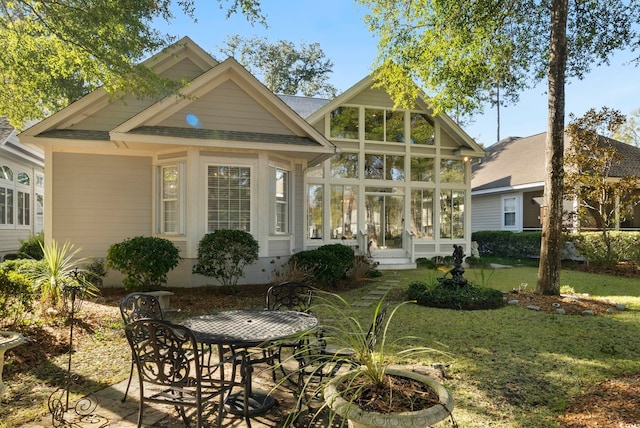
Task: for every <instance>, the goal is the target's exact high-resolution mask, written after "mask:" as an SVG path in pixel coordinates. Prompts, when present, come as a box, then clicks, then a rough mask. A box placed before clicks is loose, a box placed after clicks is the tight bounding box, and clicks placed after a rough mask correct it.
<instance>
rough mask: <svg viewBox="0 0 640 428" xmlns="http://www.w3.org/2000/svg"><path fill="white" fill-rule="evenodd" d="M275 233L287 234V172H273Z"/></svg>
mask: <svg viewBox="0 0 640 428" xmlns="http://www.w3.org/2000/svg"><path fill="white" fill-rule="evenodd" d="M275 172H276V176H275V201H274V202H275V229H274V232H275V233H288V232H289V171H285V170H283V169H278V168H276V170H275Z"/></svg>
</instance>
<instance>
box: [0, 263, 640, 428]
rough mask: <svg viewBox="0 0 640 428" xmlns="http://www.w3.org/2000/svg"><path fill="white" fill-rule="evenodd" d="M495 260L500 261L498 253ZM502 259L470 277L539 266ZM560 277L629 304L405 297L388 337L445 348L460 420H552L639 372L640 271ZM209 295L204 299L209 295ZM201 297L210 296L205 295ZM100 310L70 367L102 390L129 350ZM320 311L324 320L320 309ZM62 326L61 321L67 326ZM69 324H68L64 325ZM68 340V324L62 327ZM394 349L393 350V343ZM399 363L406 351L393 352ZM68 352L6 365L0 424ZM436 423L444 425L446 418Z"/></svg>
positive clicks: (62, 365) (29, 405)
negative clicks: (24, 365) (480, 303)
mask: <svg viewBox="0 0 640 428" xmlns="http://www.w3.org/2000/svg"><path fill="white" fill-rule="evenodd" d="M496 262H497V261H496ZM501 264H509V265H512V266H514V267H512V268H508V269H497V270H492V269H488V268H485V269H480V268H474V269H471V268H469V269H467V270H466V272H465V274H464V276H465V278H467V279H468V280H469V281H471V282H474V283H477V284H481V282H482V281H483V278H484V282H485V284H484V285H486V286H490V287H493V288H496V289H500V290H502V291H510V290H512V289H513V288H518V287H520V286H521V284H523V283H527V284H528V287H527V290H532V289H534V288H535V284H536V278H537V267H536V266H530V265H529V266H527V265H520V264H519V263H517V262H516V263H514V262H513V261H508V260H505V261H503V263H501ZM437 276H442V272H437V273H436V272H435V271H430V270H427V269H424V268H419V269H417V270H411V271H398V272H389V271H385V272H383V276H382V277H380V278H376V279H375V280H372V281H371V282H369V283H366V284H365V285H364V286H361V287H358V288H352V289H349V290H344V291H341V292H340V294H341V295H342V296H343V297H344V298H345V299H346V300H348V301H350V302H356V301H359V300H361V299H362V297H364V296H365V295H366V294H368V293H369V291H371V290H372V289H374V288H375V287H377V286H378V285H380V284H386V285H390V286H391V287H392V290H391V292H390V293H389V295H388V299H389V300H390V301H391V302H400V301H402V300H404V293H405V291H406V289H407V288H408V287H407V285H408V284H409V283H410V282H412V281H418V280H420V281H425V282H431V281H435V280H436V277H437ZM560 283H561V285H566V286H568V287H572V288H573V289H574V290H575V292H576V293H588V294H590V295H592V296H599V297H605V298H610V299H611V300H613V301H616V302H619V303H623V304H625V305H626V306H627V308H628V310H627V311H625V312H621V313H618V314H615V315H606V316H594V317H583V316H577V315H571V316H569V315H564V316H563V315H556V314H550V313H546V312H536V311H529V310H525V309H522V308H520V307H515V306H507V307H504V308H501V309H493V310H482V311H456V310H449V309H437V308H429V307H425V306H418V305H413V304H409V305H403V306H402V308H401V309H400V310H399V311H398V312H397V313H396V315H395V317H394V318H393V321H392V323H391V331H390V333H389V337H388V339H389V340H388V343H390V342H391V341H392V339H393V338H395V337H404V336H416V337H420V338H422V339H423V340H421V341H419V340H416V341H414V342H412V343H407V344H406V345H404V346H398V347H396V348H395V349H393V350H395V351H399V350H401V349H402V348H415V347H418V346H428V347H432V348H435V349H438V350H441V351H444V352H446V353H447V356H444V355H442V354H436V353H434V354H433V355H427V356H424V355H421V357H420V358H421V360H420V361H411V362H413V363H416V362H417V363H421V364H425V365H429V364H432V363H443V364H445V365H446V366H447V368H446V374H447V378H446V379H445V381H444V383H445V386H446V387H447V388H449V390H450V391H451V392H452V394H453V396H454V399H455V409H454V413H453V415H454V418H455V420H456V421H457V423H458V424H459V426H460V427H465V428H480V427H483V428H484V427H492V428H493V427H496V428H515V427H518V428H530V427H536V428H540V427H556V426H558V424H557V423H556V422H555V420H556V418H557V417H558V416H559V415H561V414H562V413H563V411H564V409H565V408H566V406H567V405H568V404H569V403H571V401H572V400H573V399H574V398H575V397H576V396H578V395H579V394H581V393H584V392H585V391H587V390H588V389H589V388H590V387H592V386H593V385H595V384H597V383H598V382H601V381H603V380H606V379H610V378H614V377H618V376H621V375H624V374H625V373H633V372H640V345H639V344H638V341H637V340H636V338H637V336H638V332H639V331H640V282H639V281H638V279H637V278H620V277H613V276H607V275H596V274H592V273H584V272H578V271H572V270H566V269H564V270H563V271H562V272H561V281H560ZM178 297H179V296H175V297H174V299H172V304H176V305H178V307H180V308H181V309H182V312H180V314H181V315H182V316H187V315H188V313H189V311H190V310H192V309H193V306H194V305H195V304H196V303H197V304H199V305H200V306H201V307H203V308H205V307H206V308H207V310H212V308H215V310H221V309H235V308H241V307H243V308H244V307H247V305H249V306H252V307H262V306H261V305H263V304H264V303H263V302H264V299H263V298H262V296H237V295H232V296H226V295H215V294H214V293H211V292H205V291H202V292H198V291H196V290H191V291H189V295H188V296H180V298H178ZM207 299H208V300H207ZM205 303H206V304H205ZM351 310H352V311H353V313H354V315H356V316H358V318H360V319H361V321H362V323H367V325H368V323H370V322H371V320H372V308H371V307H369V308H362V307H358V306H353V307H352V309H351ZM111 312H112V315H111V316H110V317H105V318H104V319H103V324H102V325H101V326H100V327H99V328H96V329H95V331H94V332H93V334H91V335H90V336H89V337H88V338H87V340H84V341H81V340H80V337H78V344H77V346H76V352H75V353H74V355H73V371H74V372H75V373H77V374H78V375H80V376H81V378H82V380H83V382H82V383H83V385H84V386H86V388H89V389H90V390H98V389H101V388H104V387H105V386H107V385H110V384H113V383H116V382H118V381H121V380H123V379H126V377H127V376H128V369H129V364H130V360H129V358H130V351H129V349H128V347H127V344H126V341H125V340H124V337H123V334H122V328H121V324H120V321H119V313H118V312H117V309H116V308H115V307H113V308H112V310H111ZM316 315H317V316H318V317H319V318H320V320H321V321H323V320H322V313H321V312H317V313H316ZM63 327H64V326H63ZM64 329H65V331H66V329H67V327H64ZM61 340H62V342H63V343H64V342H65V340H66V333H65V334H63V335H62V336H61ZM393 350H392V351H393ZM396 362H398V363H403V362H409V361H396ZM66 364H67V356H66V355H64V354H61V355H58V356H56V357H54V358H51V359H50V360H46V361H44V362H42V364H38V365H35V366H34V367H32V368H31V369H30V370H27V371H24V372H20V373H13V374H12V372H14V371H13V370H11V369H7V368H5V369H6V370H5V374H6V375H7V377H5V383H7V384H8V387H9V389H8V391H7V392H5V395H4V397H3V398H2V403H1V405H0V427H5V426H6V427H9V426H19V425H20V423H22V422H24V421H28V420H32V419H37V418H38V417H41V416H46V415H47V409H46V399H47V397H48V395H49V394H50V393H51V392H52V389H51V388H52V386H53V385H56V384H58V383H59V382H54V381H53V380H52V378H59V377H60V376H62V375H63V374H64V373H65V370H66ZM438 426H439V427H450V426H451V423H450V422H448V421H447V422H442V423H440V424H439V425H438Z"/></svg>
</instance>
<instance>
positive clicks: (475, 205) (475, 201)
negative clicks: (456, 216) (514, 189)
mask: <svg viewBox="0 0 640 428" xmlns="http://www.w3.org/2000/svg"><path fill="white" fill-rule="evenodd" d="M471 207H472V208H471V232H476V231H479V230H501V229H502V225H501V213H500V207H501V199H500V195H482V196H473V197H472V198H471Z"/></svg>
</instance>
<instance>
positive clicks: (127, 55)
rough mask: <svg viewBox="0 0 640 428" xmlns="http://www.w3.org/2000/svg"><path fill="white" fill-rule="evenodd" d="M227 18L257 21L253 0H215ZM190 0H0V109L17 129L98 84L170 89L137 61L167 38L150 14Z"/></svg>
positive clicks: (188, 7) (112, 89) (186, 8)
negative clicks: (224, 10)
mask: <svg viewBox="0 0 640 428" xmlns="http://www.w3.org/2000/svg"><path fill="white" fill-rule="evenodd" d="M218 2H220V3H221V5H220V6H221V8H226V11H227V17H228V16H229V15H230V14H233V13H242V14H244V15H245V16H246V17H247V19H249V20H250V21H251V22H258V23H264V16H263V15H262V12H261V9H260V2H259V1H258V0H218ZM172 3H176V4H177V5H178V6H179V8H180V9H179V10H181V12H182V13H185V14H186V15H188V16H189V17H191V18H192V19H194V20H196V18H195V10H194V0H173V1H172V0H135V1H134V0H57V1H52V0H40V1H38V0H0V82H1V84H2V90H1V91H0V115H2V116H7V117H8V118H9V121H10V122H11V124H12V125H14V126H15V127H17V128H21V127H22V125H23V124H24V123H25V122H26V121H28V120H30V119H40V118H42V117H44V116H46V115H48V114H50V113H52V112H55V111H57V110H59V109H60V108H62V107H64V106H66V105H67V104H69V103H70V102H72V101H74V100H76V99H78V98H79V97H81V96H82V95H84V94H86V93H88V92H90V91H91V90H93V89H95V88H97V87H99V86H102V87H104V89H106V90H107V91H108V92H109V93H111V94H115V93H117V92H118V91H120V90H123V91H129V92H132V93H134V94H136V95H139V96H144V95H155V94H158V93H162V92H163V91H166V90H167V89H172V88H175V87H176V85H179V84H180V82H171V81H168V80H166V79H162V78H160V77H158V76H157V75H155V74H154V73H153V72H151V70H149V69H148V68H147V67H145V66H143V65H141V64H140V60H141V59H143V58H144V57H146V56H148V55H149V54H151V53H154V52H157V51H158V50H159V49H161V48H163V47H165V46H167V45H168V44H170V43H172V42H173V41H174V38H173V37H172V36H170V35H168V34H162V33H160V32H159V31H157V30H155V29H154V28H153V27H152V25H153V20H155V19H165V20H167V21H170V20H171V19H173V18H174V16H173V14H172V10H173V9H172Z"/></svg>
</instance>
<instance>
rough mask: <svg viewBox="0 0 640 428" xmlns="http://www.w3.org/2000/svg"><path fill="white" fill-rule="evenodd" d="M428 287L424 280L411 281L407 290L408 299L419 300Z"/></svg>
mask: <svg viewBox="0 0 640 428" xmlns="http://www.w3.org/2000/svg"><path fill="white" fill-rule="evenodd" d="M428 288H429V287H428V286H427V284H426V283H424V282H422V281H413V282H410V283H409V289H408V290H407V300H418V298H420V296H422V293H424V292H425V291H427V289H428Z"/></svg>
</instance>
